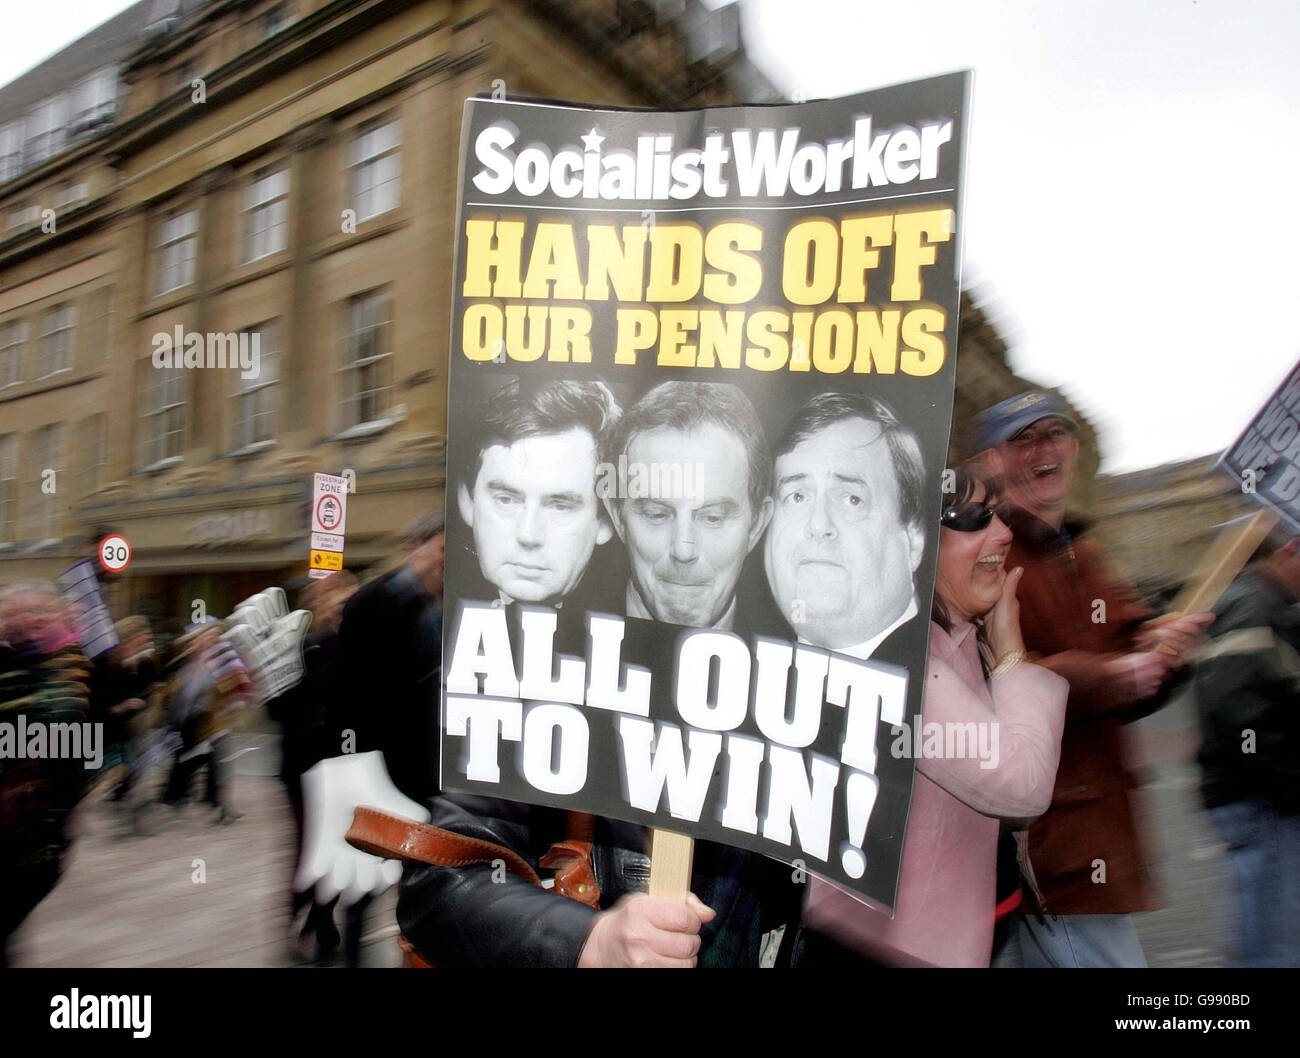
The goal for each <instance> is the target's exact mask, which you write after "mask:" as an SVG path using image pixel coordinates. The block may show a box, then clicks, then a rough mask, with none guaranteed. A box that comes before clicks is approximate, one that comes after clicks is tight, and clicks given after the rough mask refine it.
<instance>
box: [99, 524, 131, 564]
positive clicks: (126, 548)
mask: <svg viewBox="0 0 1300 1058" xmlns="http://www.w3.org/2000/svg"><path fill="white" fill-rule="evenodd" d="M99 564H100V565H101V566H103V567H104V568H105V569H106V570H108V572H109V573H121V572H122V570H124V569H126V567H127V566H129V565H130V564H131V545H130V544H128V543H127V542H126V537H124V536H118V535H117V534H116V533H114V534H113V535H112V536H106V537H104V539H103V540H101V541H100V542H99Z"/></svg>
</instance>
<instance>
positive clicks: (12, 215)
mask: <svg viewBox="0 0 1300 1058" xmlns="http://www.w3.org/2000/svg"><path fill="white" fill-rule="evenodd" d="M40 219H41V210H40V207H39V206H30V205H27V204H26V203H24V204H22V205H18V206H14V208H13V209H11V210H10V211H9V214H8V215H7V216H6V217H5V231H6V232H10V231H21V230H25V229H27V228H34V227H36V223H37V221H39V220H40Z"/></svg>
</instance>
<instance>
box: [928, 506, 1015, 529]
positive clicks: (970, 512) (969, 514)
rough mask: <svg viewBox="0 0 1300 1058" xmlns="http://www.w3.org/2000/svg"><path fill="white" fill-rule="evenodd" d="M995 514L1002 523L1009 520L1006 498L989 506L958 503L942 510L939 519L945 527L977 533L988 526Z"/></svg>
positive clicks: (1009, 511) (1009, 509)
mask: <svg viewBox="0 0 1300 1058" xmlns="http://www.w3.org/2000/svg"><path fill="white" fill-rule="evenodd" d="M995 514H996V515H997V516H998V518H1000V519H1001V520H1002V524H1003V525H1007V524H1008V523H1009V522H1010V520H1011V504H1009V503H1008V502H1007V501H1006V500H1002V501H1000V502H998V503H995V504H993V506H991V507H990V506H988V505H987V504H983V503H975V502H971V503H958V504H954V505H953V506H952V507H949V508H948V509H947V510H946V511H944V512H943V515H942V516H941V517H940V519H939V521H940V524H941V525H943V527H944V528H945V529H955V530H956V531H957V532H959V533H978V532H979V531H980V530H981V529H987V528H988V526H989V523H990V522H992V521H993V516H994V515H995Z"/></svg>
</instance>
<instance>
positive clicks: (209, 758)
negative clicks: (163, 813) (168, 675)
mask: <svg viewBox="0 0 1300 1058" xmlns="http://www.w3.org/2000/svg"><path fill="white" fill-rule="evenodd" d="M187 636H189V637H192V638H190V639H189V641H188V643H187V644H186V646H185V648H184V649H185V650H186V656H187V660H186V663H185V664H184V666H183V667H182V668H181V670H180V672H179V673H178V675H177V677H176V680H175V684H174V688H173V691H172V697H171V702H170V703H169V706H168V721H169V723H171V724H172V726H173V728H175V730H177V731H178V732H179V733H180V736H181V745H180V748H179V750H178V751H177V753H176V756H175V758H174V760H173V763H172V770H171V774H170V776H169V777H168V780H167V786H166V788H165V790H164V791H163V795H162V802H163V803H164V804H166V805H170V806H172V807H173V808H179V807H180V805H181V804H183V803H184V801H185V800H186V799H187V798H188V795H189V786H190V783H191V781H192V780H193V778H194V776H195V775H196V774H197V773H198V772H199V771H200V770H201V769H203V768H206V769H207V790H206V795H205V799H206V801H207V802H208V805H209V806H210V807H211V808H212V809H213V818H212V822H213V823H214V824H217V825H224V824H228V823H233V822H235V821H236V820H238V819H240V818H242V813H239V812H236V811H235V810H234V809H233V808H231V807H230V806H229V805H227V804H225V803H224V801H223V798H222V794H223V786H224V769H223V767H222V763H223V762H222V760H221V750H222V748H223V746H222V743H223V741H224V738H225V735H226V733H227V732H228V730H229V728H230V726H231V724H232V722H233V720H232V717H233V713H234V711H235V710H236V709H237V708H239V706H240V705H241V704H242V700H243V697H244V696H245V695H247V694H248V693H249V690H250V689H251V680H250V678H249V675H248V669H247V667H246V666H245V665H244V663H243V661H242V659H241V658H240V657H239V655H238V654H237V653H235V651H234V650H233V649H232V648H231V647H230V646H229V644H227V643H225V642H224V641H223V640H222V638H221V625H220V623H219V622H216V621H211V622H207V623H204V624H200V625H197V626H193V627H191V628H190V629H187Z"/></svg>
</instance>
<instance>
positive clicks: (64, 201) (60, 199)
mask: <svg viewBox="0 0 1300 1058" xmlns="http://www.w3.org/2000/svg"><path fill="white" fill-rule="evenodd" d="M89 197H90V185H89V184H88V183H86V181H85V180H68V181H65V182H64V183H62V184H60V185H59V186H58V189H57V190H56V191H55V192H54V208H55V209H69V208H71V207H72V206H75V205H77V204H78V203H81V202H85V201H86V199H88V198H89Z"/></svg>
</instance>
